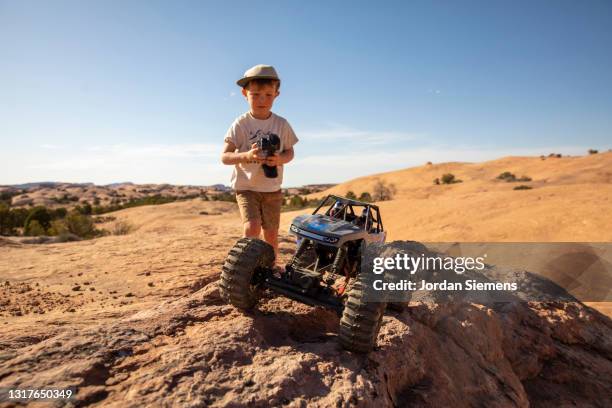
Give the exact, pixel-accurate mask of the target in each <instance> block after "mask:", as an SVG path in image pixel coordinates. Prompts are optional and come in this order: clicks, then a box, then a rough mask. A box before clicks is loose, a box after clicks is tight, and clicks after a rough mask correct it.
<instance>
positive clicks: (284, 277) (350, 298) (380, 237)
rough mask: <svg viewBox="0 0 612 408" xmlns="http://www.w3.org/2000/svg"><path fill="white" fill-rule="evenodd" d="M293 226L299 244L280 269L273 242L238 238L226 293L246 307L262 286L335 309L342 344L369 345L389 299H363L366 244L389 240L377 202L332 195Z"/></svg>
mask: <svg viewBox="0 0 612 408" xmlns="http://www.w3.org/2000/svg"><path fill="white" fill-rule="evenodd" d="M290 232H291V233H292V234H295V235H296V237H297V249H296V251H295V255H294V256H293V258H292V259H291V261H290V262H289V263H288V264H287V265H286V266H285V268H284V271H282V273H280V274H279V273H278V272H277V271H275V270H274V269H273V264H274V250H273V248H272V246H270V245H269V244H268V243H266V242H264V241H262V240H259V239H255V238H242V239H240V240H238V242H237V243H236V244H235V245H234V247H233V248H232V249H231V250H230V252H229V254H228V256H227V259H226V260H225V264H224V265H223V270H222V272H221V282H220V292H221V296H222V297H223V299H225V300H226V301H227V302H228V303H230V304H232V305H234V306H235V307H237V308H239V309H243V310H248V309H251V308H253V307H254V306H255V304H256V303H257V300H258V298H259V296H260V294H261V291H262V290H264V289H270V290H272V291H274V292H277V293H279V294H281V295H283V296H286V297H288V298H291V299H293V300H296V301H298V302H302V303H306V304H309V305H313V306H323V307H327V308H331V309H334V310H336V311H337V313H338V314H339V315H340V316H341V319H340V328H339V333H338V334H339V339H340V342H341V344H342V345H343V346H344V347H345V348H347V349H349V350H353V351H357V352H368V351H370V350H371V348H372V347H373V346H374V345H375V344H376V337H377V336H378V331H379V329H380V323H381V321H382V316H383V314H384V311H385V308H386V304H385V303H382V302H381V303H376V302H365V301H364V294H365V281H364V277H363V276H360V270H361V257H362V255H363V253H364V251H365V247H366V246H367V244H368V243H371V242H384V241H385V231H384V229H383V224H382V219H381V217H380V211H379V209H378V207H377V206H376V205H374V204H371V203H366V202H361V201H357V200H351V199H348V198H344V197H338V196H335V195H328V196H327V197H326V198H325V199H324V200H323V201H322V202H321V203H320V204H319V206H318V207H317V208H316V209H315V210H314V212H313V213H312V214H311V215H308V214H305V215H300V216H298V217H296V218H295V219H294V220H293V222H292V223H291V228H290ZM275 272H276V273H275Z"/></svg>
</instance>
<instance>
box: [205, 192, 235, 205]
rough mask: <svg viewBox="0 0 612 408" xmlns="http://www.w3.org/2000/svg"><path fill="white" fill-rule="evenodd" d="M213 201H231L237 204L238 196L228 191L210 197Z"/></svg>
mask: <svg viewBox="0 0 612 408" xmlns="http://www.w3.org/2000/svg"><path fill="white" fill-rule="evenodd" d="M210 200H211V201H229V202H232V203H235V202H236V195H235V194H233V193H230V192H227V191H224V192H222V193H221V194H215V195H213V196H211V197H210Z"/></svg>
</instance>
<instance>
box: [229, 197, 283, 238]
mask: <svg viewBox="0 0 612 408" xmlns="http://www.w3.org/2000/svg"><path fill="white" fill-rule="evenodd" d="M236 201H237V202H238V208H239V209H240V216H241V217H242V222H243V223H244V222H247V221H258V222H259V223H260V224H261V226H262V228H263V229H265V230H278V227H279V225H280V211H281V205H282V204H283V193H282V192H281V190H278V191H274V192H272V193H260V192H258V191H250V190H238V191H236Z"/></svg>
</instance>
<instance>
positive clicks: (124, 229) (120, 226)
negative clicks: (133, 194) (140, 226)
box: [111, 220, 134, 235]
mask: <svg viewBox="0 0 612 408" xmlns="http://www.w3.org/2000/svg"><path fill="white" fill-rule="evenodd" d="M133 229H134V226H133V225H132V224H130V223H129V222H127V221H125V220H119V221H117V222H116V223H115V224H114V225H113V226H112V229H111V234H113V235H127V234H129V233H130V232H132V230H133Z"/></svg>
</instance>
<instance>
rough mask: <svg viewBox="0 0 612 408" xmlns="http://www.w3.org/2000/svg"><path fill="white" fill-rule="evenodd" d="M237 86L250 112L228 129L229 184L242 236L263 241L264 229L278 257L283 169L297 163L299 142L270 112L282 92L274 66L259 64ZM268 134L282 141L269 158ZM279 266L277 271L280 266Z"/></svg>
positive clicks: (225, 152) (225, 148)
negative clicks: (263, 146)
mask: <svg viewBox="0 0 612 408" xmlns="http://www.w3.org/2000/svg"><path fill="white" fill-rule="evenodd" d="M236 83H237V84H238V86H240V87H242V95H244V97H245V98H246V100H247V102H248V104H249V111H248V112H246V113H245V114H243V115H241V116H239V117H238V118H237V119H236V120H235V121H234V123H232V125H231V126H230V128H229V130H228V131H227V134H226V135H225V139H224V141H225V145H224V146H223V153H222V155H221V161H222V162H223V164H229V165H234V166H235V167H234V172H233V174H232V181H231V184H232V188H233V189H234V190H235V191H236V201H237V202H238V207H239V208H240V216H241V217H242V223H243V227H244V231H243V232H244V236H245V237H253V238H259V234H260V232H261V230H262V228H263V236H264V240H265V241H266V242H267V243H269V244H270V245H272V247H273V248H274V253H275V255H276V259H278V227H279V223H280V209H281V205H282V203H283V195H282V193H281V183H282V181H283V165H284V164H286V163H289V162H290V161H291V160H292V159H293V145H295V144H296V143H297V142H298V138H297V137H296V136H295V133H294V132H293V129H292V128H291V126H290V125H289V122H287V120H286V119H284V118H282V117H280V116H278V115H276V114H274V113H272V112H271V111H270V110H271V109H272V105H273V103H274V99H275V98H276V97H277V96H278V95H279V91H278V90H279V88H280V78H279V77H278V75H277V73H276V70H275V69H274V67H272V66H269V65H256V66H254V67H253V68H251V69H249V70H247V71H246V72H245V73H244V77H242V78H241V79H239V80H238V81H237V82H236ZM270 135H276V136H278V137H279V138H280V148H279V149H278V151H277V152H276V153H275V154H274V155H271V156H269V157H265V156H264V152H262V151H261V150H260V149H259V148H258V147H257V146H258V145H257V143H258V141H259V140H260V139H262V138H269V137H270ZM263 164H266V165H268V166H272V167H274V166H276V168H277V172H278V176H277V177H266V175H265V174H264V169H263V168H262V165H263ZM275 262H276V261H275ZM276 268H277V269H279V267H278V265H276Z"/></svg>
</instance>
